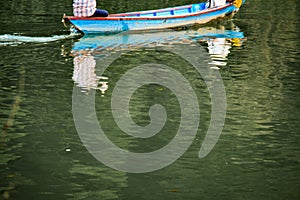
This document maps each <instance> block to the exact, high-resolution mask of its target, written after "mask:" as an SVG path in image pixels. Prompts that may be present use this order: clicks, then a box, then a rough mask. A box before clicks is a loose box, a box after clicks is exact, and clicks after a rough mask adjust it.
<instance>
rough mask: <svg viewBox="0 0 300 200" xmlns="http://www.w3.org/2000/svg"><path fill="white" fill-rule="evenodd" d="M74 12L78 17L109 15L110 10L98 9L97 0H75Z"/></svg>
mask: <svg viewBox="0 0 300 200" xmlns="http://www.w3.org/2000/svg"><path fill="white" fill-rule="evenodd" d="M73 14H74V16H76V17H107V16H108V11H107V10H102V9H97V3H96V0H73Z"/></svg>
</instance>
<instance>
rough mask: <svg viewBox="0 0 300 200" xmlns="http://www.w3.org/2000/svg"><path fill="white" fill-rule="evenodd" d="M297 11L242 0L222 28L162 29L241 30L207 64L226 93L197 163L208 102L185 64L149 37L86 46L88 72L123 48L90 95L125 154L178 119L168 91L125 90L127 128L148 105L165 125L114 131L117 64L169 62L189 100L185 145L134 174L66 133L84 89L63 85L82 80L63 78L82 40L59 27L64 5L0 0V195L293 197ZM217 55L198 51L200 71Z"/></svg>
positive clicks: (158, 140)
mask: <svg viewBox="0 0 300 200" xmlns="http://www.w3.org/2000/svg"><path fill="white" fill-rule="evenodd" d="M191 2H196V1H186V0H176V1H154V0H151V1H146V2H144V1H136V2H135V1H133V0H131V1H130V0H127V1H125V0H119V1H98V5H101V6H102V7H104V8H106V9H107V10H109V11H110V12H125V11H132V10H144V9H152V8H153V9H155V8H160V7H168V6H174V5H182V4H188V3H191ZM278 2H280V4H281V5H280V6H277V4H276V3H278ZM299 6H300V5H299V2H298V1H297V0H286V1H259V0H252V1H250V0H249V1H247V2H246V4H245V5H244V6H243V7H242V8H241V10H240V12H239V13H238V14H237V15H236V16H235V18H234V21H233V23H231V22H230V23H229V22H227V23H219V24H211V25H210V28H207V27H200V28H199V29H197V28H196V29H193V30H187V31H185V30H184V31H179V32H178V31H177V32H174V33H173V34H174V35H178V34H179V35H181V36H182V35H189V34H191V33H193V34H194V32H195V31H196V32H198V33H199V32H201V33H203V32H205V31H208V32H214V31H220V30H222V29H226V30H232V29H233V28H232V27H235V28H234V30H236V29H237V28H236V27H238V29H239V32H242V33H243V34H244V36H245V38H244V39H242V41H240V42H239V43H237V42H236V41H235V40H230V39H227V40H226V41H227V43H226V45H227V46H228V45H229V51H230V52H228V55H227V56H226V59H220V58H219V59H218V61H219V62H218V63H219V64H224V63H226V65H224V66H222V65H221V66H220V65H219V68H220V69H219V72H220V74H221V76H222V79H223V83H224V86H225V90H226V96H227V99H226V102H227V111H226V119H225V125H224V128H223V131H222V134H221V136H220V138H219V140H218V143H217V144H216V146H215V147H214V149H213V150H212V151H211V152H210V153H209V154H208V156H206V157H205V158H204V159H199V158H198V151H199V149H200V146H201V144H202V142H203V139H204V136H205V133H206V131H207V129H208V125H209V122H210V120H211V117H210V114H211V102H210V97H209V92H208V89H207V86H206V85H205V83H204V81H203V80H202V78H201V77H200V76H199V74H198V73H197V72H196V71H195V69H194V68H193V67H192V66H191V65H190V64H189V63H187V62H185V61H183V60H182V59H181V58H179V57H178V56H176V55H174V54H172V53H170V52H166V51H161V50H160V49H159V47H157V46H158V45H157V43H155V42H153V41H152V44H151V45H149V44H148V43H147V42H145V41H144V42H142V43H139V44H138V45H135V46H134V45H132V46H134V47H133V48H132V49H131V50H132V51H124V50H122V48H123V47H120V44H118V42H117V41H118V40H117V38H113V39H110V38H106V39H104V38H102V39H101V40H100V41H99V40H98V41H97V44H98V49H97V50H96V51H95V52H93V53H92V54H91V58H92V59H94V61H95V63H96V67H95V73H96V74H97V73H98V72H99V70H101V69H102V65H101V63H102V61H103V56H104V55H107V54H109V53H111V52H120V51H121V52H122V53H123V54H122V56H121V57H120V58H118V59H117V60H115V61H114V62H113V63H112V64H111V65H110V66H109V67H108V68H107V69H106V71H105V72H104V74H103V76H104V77H102V78H101V79H100V81H102V82H107V84H108V89H106V90H105V92H104V94H103V95H102V93H101V91H100V89H105V87H104V86H105V85H106V84H103V83H102V84H99V85H98V89H97V90H96V91H97V92H96V95H95V97H96V100H95V103H96V111H97V117H98V119H99V123H100V124H101V126H102V129H103V131H104V132H105V133H106V134H107V136H108V137H109V138H110V139H111V140H112V141H113V142H115V143H116V144H117V145H118V146H120V147H122V148H124V149H127V150H130V151H134V152H148V151H153V150H155V149H159V148H161V147H163V146H164V145H166V144H167V143H168V141H169V140H170V139H172V138H173V137H174V134H175V133H176V130H177V129H178V126H179V122H180V108H179V103H178V100H177V99H176V96H175V95H174V94H173V93H172V92H171V91H170V90H168V89H167V88H164V87H161V86H158V85H155V84H152V85H148V86H143V87H141V88H139V89H138V90H136V92H135V93H134V95H133V97H132V99H131V103H130V106H129V108H130V112H131V113H132V118H133V120H134V121H135V122H136V123H137V124H139V125H147V124H148V123H149V116H148V110H149V107H150V106H151V105H153V104H157V103H159V104H162V105H164V107H165V109H166V111H167V113H168V120H167V122H166V125H165V127H164V128H163V130H162V131H161V133H159V134H158V135H156V136H155V137H153V138H149V139H146V140H143V139H134V138H132V137H130V136H127V135H125V134H122V133H121V131H120V129H119V128H118V127H117V125H116V123H115V121H114V118H113V116H112V113H111V107H110V100H111V97H112V92H113V88H114V86H115V85H116V84H117V81H118V80H119V79H120V78H121V77H122V75H123V74H124V73H126V71H128V70H130V69H132V68H134V67H135V66H137V65H140V64H147V63H163V64H165V65H168V66H172V67H173V68H174V69H176V70H178V71H180V72H181V73H182V74H183V75H184V76H185V77H186V79H187V80H188V81H189V82H190V84H191V85H192V87H193V88H194V89H195V91H196V95H197V97H198V99H199V108H200V116H201V118H200V123H199V130H198V131H197V136H196V138H195V140H194V142H193V143H192V145H191V146H190V148H189V149H188V150H187V151H186V152H185V153H184V154H183V156H182V157H180V158H179V159H178V160H176V161H175V162H174V163H173V164H171V165H169V166H167V167H165V168H163V169H160V170H158V171H154V172H150V173H141V174H134V173H126V172H120V171H117V170H114V169H111V168H109V167H107V166H106V165H103V164H102V163H100V162H99V161H98V160H96V159H95V158H94V157H93V156H92V155H91V154H90V153H89V152H88V151H87V149H86V148H85V146H84V145H83V143H82V141H81V140H80V138H79V136H78V134H77V130H76V127H75V123H74V120H73V118H74V117H73V113H72V94H73V87H74V85H75V88H78V87H77V86H76V85H77V84H80V83H81V84H83V85H84V88H85V89H83V90H85V91H87V90H86V87H90V88H94V87H93V85H92V84H86V82H85V81H83V82H80V81H79V83H78V81H77V82H76V83H74V81H73V79H75V80H81V79H80V78H79V79H76V78H74V74H76V73H74V62H75V61H74V60H75V59H76V54H74V51H72V49H73V50H74V48H75V47H76V45H78V44H79V45H80V44H82V42H84V40H83V39H82V38H81V39H80V38H78V37H70V36H69V32H68V30H67V29H65V28H64V27H63V25H62V24H61V22H60V21H61V16H62V14H63V13H67V14H72V5H71V1H58V0H54V1H51V2H48V1H47V2H46V1H43V2H41V1H34V0H27V1H20V0H17V1H8V2H1V3H0V11H1V12H0V17H1V29H0V58H1V59H0V124H1V126H2V129H1V134H0V191H1V196H0V199H124V200H127V199H138V200H140V199H163V200H165V199H188V200H190V199H191V200H194V199H209V200H211V199H216V200H219V199H229V200H232V199H255V200H256V199H280V200H281V199H299V197H300V193H299V188H300V181H299V180H300V156H299V153H300V145H299V144H300V137H299V130H300V125H299V119H300V110H299V108H300V105H299V102H300V92H299V91H300V90H299V89H300V87H299V82H300V74H299V72H300V70H299V58H300V56H299V48H300V45H299V30H298V28H299V14H298V11H299ZM11 14H14V15H11ZM197 30H198V31H197ZM193 34H192V35H193ZM22 36H26V37H22ZM27 36H28V38H27ZM152 36H153V37H157V35H156V34H152ZM152 36H151V37H152ZM181 36H180V37H181ZM34 37H39V38H34ZM137 37H138V36H134V35H133V36H132V35H131V36H126V37H122V39H123V41H129V40H130V38H137ZM151 37H150V38H151ZM128 38H129V39H128ZM181 39H182V38H181ZM217 39H218V38H217ZM112 41H113V43H114V44H113V45H111V43H112ZM114 41H116V42H114ZM195 41H196V42H197V45H201V48H202V49H203V50H204V51H203V52H204V53H206V54H207V53H208V52H210V51H209V50H208V48H209V47H211V46H210V44H211V42H212V40H211V38H204V39H203V38H202V39H197V40H194V42H195ZM222 41H223V40H222ZM182 42H183V43H186V42H187V41H185V40H184V39H182ZM188 42H191V41H188ZM162 43H164V42H162ZM240 43H241V45H238V44H240ZM104 44H105V45H106V44H110V45H111V46H110V47H109V48H107V47H106V46H105V45H104ZM164 45H166V46H168V45H169V43H164ZM191 45H193V44H191ZM99 46H104V47H105V48H104V47H103V48H101V47H99ZM121 46H122V45H121ZM145 46H146V47H145ZM160 46H162V45H161V44H160ZM126 48H127V49H128V46H126ZM225 49H226V48H225ZM71 51H72V52H73V54H71ZM217 54H218V53H217ZM194 56H195V57H201V55H194ZM219 56H220V55H219V54H218V55H212V56H211V57H212V58H209V57H204V59H203V60H202V61H203V62H204V63H206V64H207V70H212V71H213V69H212V68H211V66H212V65H210V64H209V63H210V62H212V59H216V57H219ZM201 58H202V57H201ZM220 61H221V63H220ZM89 72H90V71H88V70H87V72H86V73H89ZM92 75H93V73H92ZM174 84H180V83H177V82H175V83H174ZM100 86H103V88H99V87H100ZM92 91H94V89H90V90H88V91H87V95H88V94H89V93H90V92H92Z"/></svg>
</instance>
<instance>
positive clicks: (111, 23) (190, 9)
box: [65, 0, 245, 34]
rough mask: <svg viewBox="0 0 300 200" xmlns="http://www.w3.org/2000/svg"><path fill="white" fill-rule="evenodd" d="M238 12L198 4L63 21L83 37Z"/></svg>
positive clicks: (182, 23) (188, 23) (187, 22)
mask: <svg viewBox="0 0 300 200" xmlns="http://www.w3.org/2000/svg"><path fill="white" fill-rule="evenodd" d="M244 1H245V0H243V2H244ZM238 10H239V8H237V7H236V6H234V5H233V4H232V3H227V4H226V5H224V6H219V7H215V8H209V9H206V8H205V3H199V4H191V5H188V6H179V7H174V8H166V9H160V10H151V11H141V12H131V13H121V14H112V15H109V16H108V17H89V18H88V17H84V18H79V17H65V19H67V20H68V21H70V23H71V24H72V25H73V26H74V27H75V28H76V29H77V30H79V31H80V32H82V33H84V34H110V33H119V32H124V31H140V30H156V29H167V28H176V27H182V26H191V25H194V24H205V23H207V22H209V21H211V20H214V19H218V18H223V17H226V16H233V14H234V13H236V12H237V11H238Z"/></svg>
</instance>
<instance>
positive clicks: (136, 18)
mask: <svg viewBox="0 0 300 200" xmlns="http://www.w3.org/2000/svg"><path fill="white" fill-rule="evenodd" d="M189 6H190V7H191V5H189ZM189 6H186V7H187V8H189ZM230 6H234V5H233V3H228V4H226V5H224V6H219V7H214V8H208V9H203V10H200V11H197V12H192V13H188V14H181V15H166V16H149V17H120V16H126V14H132V13H134V12H130V13H120V14H112V16H113V17H110V16H111V15H109V16H108V17H76V16H65V17H64V18H65V19H68V20H96V21H98V20H99V21H105V20H118V21H122V20H166V19H177V18H186V17H193V16H198V15H202V14H207V13H211V12H215V11H218V10H223V9H225V8H228V7H230ZM175 8H176V7H175ZM165 9H166V10H170V11H171V10H172V8H165ZM160 10H163V9H160ZM144 12H149V13H151V12H150V11H141V12H135V13H144ZM162 12H164V11H162ZM153 13H154V12H153ZM122 14H123V15H122ZM114 15H119V17H114Z"/></svg>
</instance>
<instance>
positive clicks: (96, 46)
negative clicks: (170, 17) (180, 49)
mask: <svg viewBox="0 0 300 200" xmlns="http://www.w3.org/2000/svg"><path fill="white" fill-rule="evenodd" d="M244 40H245V38H244V34H243V32H241V31H240V29H239V28H238V27H237V26H235V25H234V24H231V26H230V28H227V27H226V28H225V27H224V26H220V25H219V26H218V27H215V26H206V27H200V28H198V29H197V30H194V29H193V30H181V31H174V30H173V31H171V30H169V31H159V32H142V33H141V32H139V33H120V34H115V35H98V36H97V35H87V36H84V37H82V38H80V39H79V41H78V42H75V43H74V45H73V48H72V51H71V55H72V56H73V57H74V72H73V80H74V82H75V84H76V85H77V86H78V87H80V88H81V89H82V92H84V93H88V92H89V91H90V90H91V89H95V90H100V91H101V94H102V95H104V94H105V92H106V90H107V89H108V77H105V76H102V75H101V76H98V75H97V74H96V65H97V62H98V64H99V65H101V56H103V57H105V55H106V54H107V53H108V52H109V53H113V52H119V51H128V50H129V51H134V50H142V49H144V48H155V47H158V46H165V45H172V44H178V43H184V44H191V45H192V43H195V42H197V43H200V44H201V46H204V47H205V48H206V49H207V52H208V53H209V55H210V57H211V60H210V62H208V63H207V64H208V68H210V69H219V67H221V66H224V65H226V60H227V55H228V54H229V53H230V49H231V48H232V47H233V46H241V45H242V42H243V41H244ZM95 56H97V61H96V60H95Z"/></svg>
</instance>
